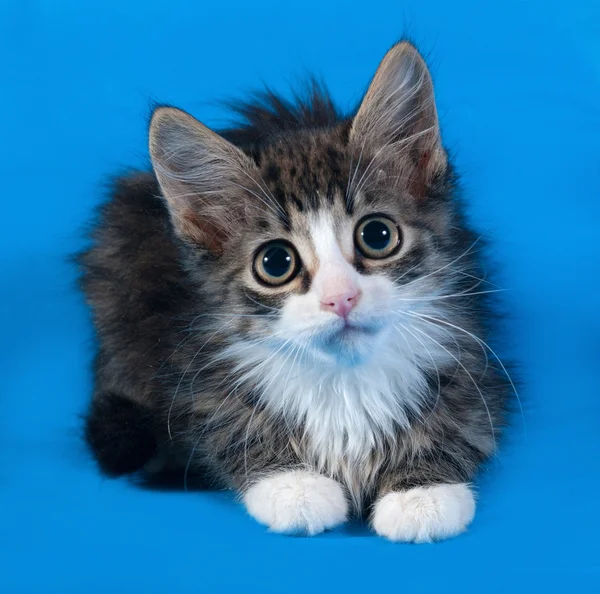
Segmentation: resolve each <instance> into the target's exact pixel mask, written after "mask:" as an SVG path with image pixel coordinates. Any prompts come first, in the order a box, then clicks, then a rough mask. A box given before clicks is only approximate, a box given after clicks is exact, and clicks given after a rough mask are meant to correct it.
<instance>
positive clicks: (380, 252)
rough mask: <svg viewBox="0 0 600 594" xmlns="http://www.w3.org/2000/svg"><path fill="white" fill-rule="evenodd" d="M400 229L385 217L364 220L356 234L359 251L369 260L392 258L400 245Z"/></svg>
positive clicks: (355, 240)
mask: <svg viewBox="0 0 600 594" xmlns="http://www.w3.org/2000/svg"><path fill="white" fill-rule="evenodd" d="M400 239H401V238H400V229H398V226H397V225H396V224H395V223H394V222H393V221H391V220H390V219H388V218H387V217H383V216H370V217H367V218H365V219H363V220H362V221H361V222H360V223H359V224H358V225H357V226H356V231H355V232H354V243H355V244H356V248H357V249H358V251H359V252H360V253H361V254H362V255H363V256H365V257H367V258H373V259H380V258H387V257H388V256H391V255H392V254H393V253H394V252H395V251H396V249H397V248H398V247H399V245H400Z"/></svg>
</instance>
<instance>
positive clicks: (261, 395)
mask: <svg viewBox="0 0 600 594" xmlns="http://www.w3.org/2000/svg"><path fill="white" fill-rule="evenodd" d="M237 111H238V114H241V115H242V116H244V118H245V123H243V124H242V125H240V127H239V128H238V129H235V130H228V131H225V132H223V133H222V134H221V135H219V134H216V133H215V132H213V131H211V130H209V129H208V128H207V127H206V126H204V125H203V124H201V123H200V122H198V121H197V120H195V119H194V118H193V117H192V116H190V115H188V114H186V113H184V112H183V111H180V110H178V109H174V108H170V107H161V108H158V109H157V110H156V111H155V112H154V114H153V117H152V122H151V124H150V155H151V159H152V165H153V169H154V173H152V174H147V173H134V174H132V175H130V176H129V177H125V178H123V179H120V180H118V182H117V183H116V186H115V189H114V192H113V194H112V197H111V199H110V201H109V202H108V203H107V204H105V205H104V206H103V208H102V211H101V216H100V220H99V222H98V224H97V226H96V227H95V230H94V231H93V234H92V240H93V242H92V246H91V247H90V248H89V249H88V250H87V251H86V252H85V253H84V254H82V256H81V259H80V262H81V267H82V286H83V289H84V291H85V293H86V295H87V299H88V301H89V303H90V305H91V308H92V311H93V316H94V322H95V326H96V330H97V334H98V341H99V353H98V355H97V359H96V366H95V390H94V398H93V402H92V405H91V408H90V411H89V414H88V416H87V421H86V437H87V441H88V443H89V445H90V447H91V449H92V451H93V452H94V454H95V457H96V459H97V461H98V463H99V466H100V468H101V469H102V470H103V471H104V472H105V473H107V474H109V475H121V474H125V473H133V472H136V471H139V470H142V469H143V468H145V469H146V470H147V471H148V469H152V470H153V471H154V472H166V471H172V470H174V469H180V470H185V475H186V476H187V475H202V476H203V477H205V478H208V479H209V480H210V481H211V482H212V483H213V484H216V485H219V486H221V487H224V488H232V489H235V490H236V491H237V492H238V493H239V495H240V498H241V500H242V501H243V503H244V505H245V506H246V509H247V510H248V512H249V513H250V515H252V516H253V517H254V518H256V519H257V520H258V521H259V522H262V523H263V524H265V525H267V526H268V527H269V528H270V529H272V530H274V531H277V532H296V533H298V532H300V533H307V534H316V533H319V532H321V531H323V530H327V529H329V528H333V527H334V526H337V525H339V524H342V523H343V522H344V521H345V520H346V519H347V518H348V517H349V515H350V514H352V513H354V514H359V515H360V514H363V513H368V515H369V517H370V521H371V524H372V527H373V529H374V530H375V532H376V533H377V534H380V535H382V536H384V537H387V538H389V539H391V540H394V541H414V542H423V541H431V540H436V539H443V538H446V537H450V536H454V535H456V534H459V533H460V532H462V531H464V530H465V529H466V527H467V526H468V524H469V523H470V522H471V520H472V519H473V515H474V511H475V502H474V497H473V491H472V489H471V487H470V486H469V481H471V480H472V479H473V476H474V474H475V472H476V470H477V468H478V466H479V465H480V463H481V462H482V461H483V460H485V459H486V458H487V457H488V456H490V455H491V454H492V453H493V452H494V448H495V444H496V439H497V437H498V429H499V427H500V426H501V424H502V419H503V408H504V403H505V400H506V396H507V393H508V386H509V384H508V380H507V379H505V377H504V376H503V374H502V373H500V372H499V370H498V368H497V366H495V365H493V364H492V360H491V359H490V360H488V356H487V355H486V348H487V347H486V346H485V343H484V342H483V341H484V340H486V339H487V338H486V328H487V326H488V324H487V322H488V319H489V313H488V306H487V305H486V295H485V293H487V292H488V291H486V290H485V287H484V286H483V285H482V283H483V282H484V281H483V280H482V278H483V273H482V269H481V267H480V262H479V256H478V253H479V252H480V250H479V240H478V238H477V236H475V235H474V234H473V233H472V232H471V230H469V229H468V228H467V227H466V226H465V222H464V220H463V216H462V213H461V207H460V203H459V202H458V201H457V198H456V181H455V177H454V175H453V172H452V168H451V166H450V165H449V163H448V157H447V154H446V152H445V150H444V148H443V146H442V143H441V139H440V130H439V126H438V118H437V113H436V107H435V102H434V95H433V86H432V82H431V78H430V75H429V72H428V70H427V67H426V65H425V63H424V61H423V59H422V58H421V56H420V55H419V54H418V52H417V50H416V49H415V48H414V47H413V46H412V45H411V44H409V43H407V42H401V43H399V44H397V45H395V46H394V47H393V48H392V49H391V50H390V51H389V52H388V53H387V55H386V56H385V57H384V59H383V61H382V63H381V65H380V66H379V69H378V70H377V72H376V74H375V76H374V78H373V80H372V82H371V84H370V86H369V88H368V91H367V93H366V95H365V97H364V99H363V101H362V103H361V104H360V106H359V108H358V110H357V112H356V114H355V115H354V116H353V117H349V118H345V117H342V116H340V115H339V113H338V112H337V110H336V108H335V107H334V106H333V104H332V102H331V100H330V99H329V98H328V96H327V95H326V93H325V92H324V91H323V90H322V89H320V87H318V86H317V85H315V86H314V87H313V89H312V95H311V96H310V97H309V98H308V99H307V100H302V99H297V102H296V104H290V103H287V102H285V101H284V100H282V99H280V98H278V97H277V96H275V95H273V94H270V93H265V94H263V95H261V96H258V98H257V100H256V101H254V100H253V101H251V102H249V103H244V104H241V105H238V106H237ZM480 337H481V338H480Z"/></svg>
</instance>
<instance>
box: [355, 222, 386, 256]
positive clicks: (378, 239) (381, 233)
mask: <svg viewBox="0 0 600 594" xmlns="http://www.w3.org/2000/svg"><path fill="white" fill-rule="evenodd" d="M361 236H362V238H363V241H364V242H365V244H366V245H368V246H369V247H370V248H371V249H372V250H383V249H384V248H386V247H387V246H388V244H389V243H390V237H391V233H390V230H389V228H388V226H387V225H386V224H385V223H383V222H381V221H371V222H370V223H367V224H366V225H365V226H364V227H363V229H362V231H361Z"/></svg>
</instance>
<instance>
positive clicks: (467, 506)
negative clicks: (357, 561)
mask: <svg viewBox="0 0 600 594" xmlns="http://www.w3.org/2000/svg"><path fill="white" fill-rule="evenodd" d="M474 515H475V499H474V497H473V492H472V491H471V489H470V488H469V487H468V485H466V484H464V483H461V484H456V485H433V486H430V487H416V488H414V489H409V490H408V491H398V492H394V493H388V494H387V495H385V496H384V497H382V498H381V499H380V500H379V501H378V502H377V503H376V505H375V511H374V513H373V520H372V524H373V528H374V529H375V532H377V534H379V535H380V536H384V537H386V538H388V539H389V540H393V541H399V542H432V541H435V540H443V539H445V538H450V537H452V536H456V535H457V534H460V533H461V532H464V531H465V530H466V528H467V526H468V525H469V524H470V523H471V521H472V520H473V517H474Z"/></svg>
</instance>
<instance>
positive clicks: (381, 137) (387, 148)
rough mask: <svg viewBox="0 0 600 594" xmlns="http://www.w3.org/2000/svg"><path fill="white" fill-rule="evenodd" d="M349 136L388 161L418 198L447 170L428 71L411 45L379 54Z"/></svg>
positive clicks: (397, 45) (404, 44) (399, 46)
mask: <svg viewBox="0 0 600 594" xmlns="http://www.w3.org/2000/svg"><path fill="white" fill-rule="evenodd" d="M350 140H351V142H354V143H355V144H356V145H357V146H358V147H360V148H361V149H362V148H364V147H368V148H370V149H371V150H372V151H373V153H374V154H375V155H377V158H378V159H381V161H380V162H381V163H387V162H388V160H391V163H392V164H393V165H396V169H400V173H402V176H399V177H403V178H405V179H406V178H407V179H408V180H409V186H410V191H411V192H412V193H413V194H414V195H416V196H419V195H424V194H425V193H426V192H427V188H428V187H429V184H430V183H431V181H432V180H433V179H434V177H435V176H436V175H438V174H441V173H443V172H444V171H445V170H446V165H447V159H446V152H445V151H444V148H443V147H442V143H441V139H440V129H439V124H438V117H437V110H436V107H435V98H434V94H433V83H432V81H431V75H430V74H429V70H428V69H427V65H426V64H425V61H424V60H423V58H422V57H421V55H420V54H419V52H418V51H417V50H416V48H415V47H414V46H413V45H411V44H410V43H408V42H406V41H402V42H400V43H398V44H396V45H395V46H394V47H392V49H391V50H389V51H388V53H387V54H386V55H385V57H384V58H383V60H382V62H381V64H380V65H379V68H378V69H377V72H376V73H375V76H374V77H373V80H372V81H371V84H370V86H369V89H368V91H367V93H366V95H365V97H364V99H363V101H362V103H361V105H360V108H359V109H358V113H357V114H356V116H355V117H354V121H353V123H352V128H351V131H350Z"/></svg>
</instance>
